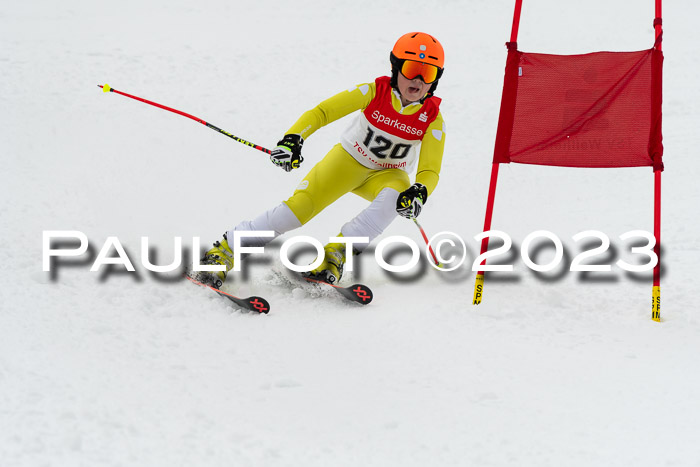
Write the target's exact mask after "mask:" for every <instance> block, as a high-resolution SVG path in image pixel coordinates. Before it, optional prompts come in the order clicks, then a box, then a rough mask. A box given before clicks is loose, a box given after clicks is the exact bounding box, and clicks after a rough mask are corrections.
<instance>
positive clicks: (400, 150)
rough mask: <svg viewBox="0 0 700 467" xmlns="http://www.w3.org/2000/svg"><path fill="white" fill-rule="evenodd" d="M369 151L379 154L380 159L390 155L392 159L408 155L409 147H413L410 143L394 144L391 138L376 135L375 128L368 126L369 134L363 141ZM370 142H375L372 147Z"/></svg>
mask: <svg viewBox="0 0 700 467" xmlns="http://www.w3.org/2000/svg"><path fill="white" fill-rule="evenodd" d="M362 144H364V145H365V147H366V148H367V149H369V152H371V153H372V154H374V155H375V156H377V157H378V158H379V159H386V158H387V156H389V158H390V159H403V158H404V157H406V156H407V155H408V151H409V149H411V145H410V144H406V143H396V144H392V141H391V140H390V139H389V138H386V137H384V136H382V135H377V136H374V130H372V128H370V127H367V136H366V137H365V140H364V141H363V142H362ZM370 144H373V146H372V147H370Z"/></svg>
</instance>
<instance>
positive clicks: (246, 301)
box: [185, 276, 270, 314]
mask: <svg viewBox="0 0 700 467" xmlns="http://www.w3.org/2000/svg"><path fill="white" fill-rule="evenodd" d="M185 277H186V278H187V279H188V280H189V281H190V282H192V283H194V284H197V285H200V286H202V287H206V288H207V289H211V290H213V291H214V292H216V293H217V294H219V295H220V296H222V297H224V298H227V299H229V300H231V301H232V302H233V303H235V304H236V305H238V306H239V307H241V308H243V309H245V310H250V311H257V312H258V313H265V314H267V313H269V312H270V304H269V303H268V302H267V300H265V299H264V298H262V297H258V296H252V297H248V298H239V297H236V296H235V295H231V294H229V293H226V292H224V291H223V290H219V289H216V288H214V287H212V286H210V285H207V284H203V283H201V282H199V281H197V280H195V279H192V278H191V277H190V276H185Z"/></svg>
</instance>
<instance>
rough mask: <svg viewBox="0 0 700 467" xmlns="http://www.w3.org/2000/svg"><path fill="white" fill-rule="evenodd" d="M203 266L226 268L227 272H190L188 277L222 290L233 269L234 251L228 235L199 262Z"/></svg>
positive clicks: (216, 243) (215, 244)
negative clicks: (228, 274)
mask: <svg viewBox="0 0 700 467" xmlns="http://www.w3.org/2000/svg"><path fill="white" fill-rule="evenodd" d="M199 263H200V264H202V265H205V264H206V265H218V266H226V270H225V271H189V273H188V275H189V276H190V277H191V278H192V279H194V280H196V281H198V282H201V283H202V284H205V285H209V286H211V287H214V288H215V289H219V288H221V286H222V285H224V281H225V280H226V274H227V273H228V272H229V271H230V270H231V269H233V251H232V250H231V247H230V246H229V244H228V239H227V238H226V234H224V238H223V239H222V240H221V241H220V242H215V243H214V247H213V248H212V249H211V250H209V251H207V252H206V253H205V254H204V256H203V257H202V259H201V260H200V262H199Z"/></svg>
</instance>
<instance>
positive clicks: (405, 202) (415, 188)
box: [396, 183, 428, 219]
mask: <svg viewBox="0 0 700 467" xmlns="http://www.w3.org/2000/svg"><path fill="white" fill-rule="evenodd" d="M427 200H428V189H427V188H426V187H425V185H423V184H421V183H414V184H413V185H411V186H410V187H409V189H408V190H406V191H404V192H402V193H400V194H399V197H398V198H397V199H396V212H398V213H399V215H401V216H403V217H405V218H406V219H414V218H416V217H418V215H419V214H420V211H421V209H423V205H424V204H425V202H426V201H427Z"/></svg>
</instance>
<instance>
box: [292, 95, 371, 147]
mask: <svg viewBox="0 0 700 467" xmlns="http://www.w3.org/2000/svg"><path fill="white" fill-rule="evenodd" d="M376 94H377V86H376V85H375V84H374V83H365V84H360V85H358V86H355V87H354V88H350V89H348V90H347V91H343V92H341V93H339V94H336V95H335V96H333V97H331V98H329V99H326V100H325V101H323V102H321V103H320V104H318V105H317V106H316V107H314V108H313V109H311V110H307V111H306V112H304V113H303V114H302V116H301V117H299V120H297V122H296V123H295V124H294V125H292V127H291V128H290V129H289V130H288V131H287V133H286V134H290V133H291V134H297V135H301V137H302V138H304V139H306V138H308V137H309V136H311V135H312V134H313V133H314V132H315V131H316V130H318V129H319V128H321V127H323V126H325V125H328V124H329V123H331V122H334V121H336V120H338V119H339V118H343V117H344V116H346V115H348V114H350V113H352V112H354V111H356V110H360V109H364V108H366V107H367V106H368V105H369V103H370V102H371V101H372V99H374V96H375V95H376Z"/></svg>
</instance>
